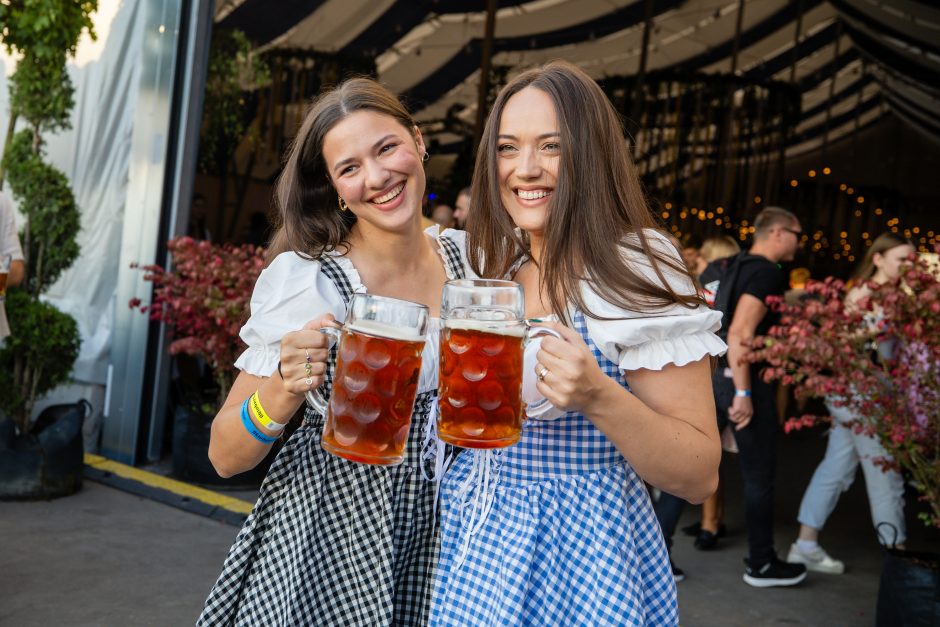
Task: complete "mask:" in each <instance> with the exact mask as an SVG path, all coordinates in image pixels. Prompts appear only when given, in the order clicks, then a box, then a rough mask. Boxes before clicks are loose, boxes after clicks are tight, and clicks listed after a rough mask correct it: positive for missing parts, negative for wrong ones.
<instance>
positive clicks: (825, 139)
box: [822, 20, 842, 161]
mask: <svg viewBox="0 0 940 627" xmlns="http://www.w3.org/2000/svg"><path fill="white" fill-rule="evenodd" d="M841 41H842V21H841V20H839V21H838V22H836V47H835V50H834V51H833V54H832V62H833V69H832V79H831V80H830V81H829V98H828V99H827V100H826V126H825V131H824V132H823V144H822V160H823V161H825V160H826V150H827V149H828V148H829V120H830V119H831V118H832V98H833V96H835V93H836V79H837V78H839V70H838V68H837V67H836V65H837V64H838V62H839V44H840V43H841Z"/></svg>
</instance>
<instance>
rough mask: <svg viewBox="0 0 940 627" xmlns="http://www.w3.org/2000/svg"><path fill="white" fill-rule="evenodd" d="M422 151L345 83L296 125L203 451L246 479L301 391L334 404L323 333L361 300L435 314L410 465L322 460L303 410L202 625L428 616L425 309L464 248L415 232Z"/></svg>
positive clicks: (400, 116)
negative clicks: (239, 347)
mask: <svg viewBox="0 0 940 627" xmlns="http://www.w3.org/2000/svg"><path fill="white" fill-rule="evenodd" d="M426 158H427V152H426V151H425V146H424V140H423V138H422V136H421V133H420V131H419V130H418V128H417V126H416V125H415V123H414V121H413V120H412V119H411V117H410V116H409V115H408V113H407V112H406V111H405V109H404V108H403V107H402V106H401V104H400V103H399V102H398V100H397V99H396V98H395V97H394V96H393V95H392V94H391V93H389V92H388V91H387V90H386V89H385V88H384V87H382V86H381V85H379V84H378V83H375V82H374V81H371V80H368V79H352V80H349V81H346V82H345V83H343V84H341V85H340V86H338V87H337V88H336V89H334V90H332V91H330V92H328V93H326V94H324V95H322V96H321V97H320V98H319V99H318V100H317V101H316V102H315V103H314V104H313V106H312V108H311V109H310V110H309V111H308V113H307V114H306V117H305V119H304V122H303V124H302V126H301V127H300V130H299V132H298V134H297V137H296V138H295V140H294V142H293V145H292V147H291V149H290V153H289V156H288V160H287V163H286V166H285V169H284V171H283V173H282V175H281V177H280V179H279V180H278V183H277V191H276V201H277V205H278V209H279V212H280V219H281V225H280V228H279V231H278V233H277V235H276V236H275V241H274V243H273V244H272V255H271V256H272V257H273V261H272V262H271V264H270V266H269V267H268V268H266V269H265V270H264V272H263V273H262V274H261V276H260V277H259V279H258V282H257V285H256V286H255V291H254V294H253V295H252V299H251V318H250V319H249V321H248V322H247V324H246V325H245V326H244V328H243V329H242V332H241V337H242V339H243V340H244V341H245V342H246V344H247V345H248V349H247V350H246V351H245V352H244V353H243V354H242V356H241V357H240V358H239V359H238V361H237V362H236V364H235V365H236V367H238V368H239V369H240V370H241V373H240V374H239V376H238V378H237V379H236V381H235V384H234V385H233V387H232V391H231V393H230V394H229V397H228V399H227V400H226V402H225V405H224V406H223V407H222V408H221V409H220V410H219V413H218V415H217V416H216V418H215V421H214V422H213V425H212V438H211V442H210V450H209V456H210V459H211V461H212V463H213V465H214V466H215V468H216V469H217V471H218V472H219V474H221V475H223V476H230V475H233V474H236V473H239V472H244V471H245V470H248V469H249V468H252V467H253V466H255V465H256V464H257V463H258V462H260V460H261V459H262V458H264V456H265V455H266V454H267V452H268V450H269V449H270V446H271V443H272V442H273V441H274V440H275V439H277V437H278V436H279V435H280V433H281V431H282V429H283V424H284V423H286V422H287V421H288V420H289V419H290V417H291V416H292V415H293V414H294V413H295V412H296V411H297V409H298V408H299V407H300V406H301V404H302V403H303V402H304V395H305V394H306V393H307V392H308V391H310V390H314V389H316V388H317V387H320V388H321V391H323V392H324V394H325V396H328V395H329V389H330V386H331V379H332V372H333V368H334V366H335V361H336V351H335V349H332V350H331V349H329V348H328V340H327V337H326V336H325V335H324V334H322V333H321V332H320V331H319V329H320V328H322V327H324V326H333V325H335V324H336V320H343V319H344V318H345V313H346V308H347V303H348V302H349V300H350V299H351V297H352V295H353V294H354V293H357V292H368V293H370V294H376V295H381V296H389V297H393V298H398V299H403V300H409V301H414V302H418V303H422V304H424V305H426V306H427V307H428V308H429V309H430V313H431V316H432V319H431V323H430V325H429V329H428V336H427V342H426V345H425V347H424V351H423V354H422V367H421V374H420V380H419V383H418V396H417V400H416V402H415V409H414V414H413V416H412V426H411V431H410V434H409V436H408V442H407V445H406V451H405V461H404V463H402V464H401V465H399V466H393V467H385V466H370V465H365V464H358V463H355V462H352V461H347V460H345V459H341V458H339V457H336V456H333V455H331V454H329V453H327V452H326V451H324V450H323V449H322V448H321V446H320V434H321V431H322V427H323V420H324V418H323V416H322V415H320V414H318V413H316V412H314V411H313V410H312V409H310V408H308V409H307V410H306V414H305V417H304V421H303V424H302V426H300V427H299V428H298V429H297V431H296V432H295V433H294V434H293V435H292V436H291V438H290V439H289V440H288V441H287V442H286V443H285V445H284V447H283V449H282V450H281V452H280V453H279V455H278V456H277V458H276V460H275V461H274V463H273V465H272V466H271V469H270V471H269V473H268V476H267V478H266V479H265V481H264V484H263V485H262V487H261V492H260V495H259V498H258V502H257V504H256V505H255V508H254V510H253V511H252V513H251V515H250V516H249V517H248V520H246V522H245V524H244V526H243V528H242V530H241V532H240V533H239V534H238V537H237V538H236V540H235V544H234V545H233V547H232V549H231V551H230V553H229V556H228V558H227V560H226V562H225V565H224V569H223V572H222V574H221V576H220V577H219V579H218V581H217V583H216V585H215V587H214V588H213V589H212V591H211V593H210V595H209V598H208V599H207V601H206V606H205V609H204V610H203V613H202V615H201V616H200V618H199V621H198V624H199V625H340V624H343V625H370V626H371V625H393V624H394V625H422V624H425V623H426V622H427V614H428V608H429V605H430V590H431V584H432V578H433V575H434V571H435V568H436V565H437V560H438V550H439V549H438V521H437V517H436V511H435V505H434V500H435V484H434V482H433V479H434V475H435V474H437V473H440V472H441V470H442V468H441V463H440V459H441V457H442V456H441V451H440V449H439V448H438V449H437V468H435V467H434V466H435V456H434V455H429V454H428V453H429V451H431V450H434V448H435V446H438V445H436V443H434V442H430V441H428V436H425V434H426V433H432V432H433V429H427V427H428V422H429V421H430V420H433V415H434V413H433V409H434V407H435V404H436V402H437V370H438V367H437V353H438V351H437V328H438V326H437V324H438V323H437V319H436V316H438V311H439V308H440V295H441V289H442V286H443V284H444V282H445V281H446V280H448V279H454V278H462V277H463V276H464V272H465V270H464V257H465V255H464V239H463V237H464V234H463V233H462V232H459V231H451V230H447V231H444V232H439V230H438V228H437V227H432V228H430V229H428V230H427V231H423V230H422V228H421V202H422V199H423V197H424V191H425V175H424V170H423V166H422V160H424V159H426ZM278 252H280V254H277V255H276V256H274V254H275V253H278ZM416 277H420V280H416ZM246 403H247V405H246ZM246 406H247V407H250V411H248V412H247V418H248V420H247V421H246V419H245V418H246V412H245V411H244V410H243V407H246ZM258 407H260V408H261V409H260V410H259V409H258Z"/></svg>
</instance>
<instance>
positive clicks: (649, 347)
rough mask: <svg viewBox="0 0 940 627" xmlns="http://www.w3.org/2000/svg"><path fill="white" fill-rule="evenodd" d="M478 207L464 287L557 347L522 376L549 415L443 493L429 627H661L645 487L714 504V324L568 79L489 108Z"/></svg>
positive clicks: (480, 458) (661, 575) (655, 549)
mask: <svg viewBox="0 0 940 627" xmlns="http://www.w3.org/2000/svg"><path fill="white" fill-rule="evenodd" d="M472 190H473V191H472V197H473V199H474V208H473V212H472V213H471V214H470V218H469V220H468V223H467V233H468V236H467V237H468V240H467V251H468V255H469V258H470V263H471V267H472V268H473V269H474V270H476V271H477V272H478V274H480V276H486V277H503V276H506V275H510V276H513V277H514V279H515V280H516V281H518V282H519V283H521V284H522V285H523V286H524V288H525V296H526V315H527V316H528V317H530V318H539V319H541V320H543V321H545V320H551V319H555V320H557V321H558V322H543V323H542V324H546V326H549V327H551V328H554V329H556V330H557V331H558V332H559V333H560V334H561V335H562V337H563V339H557V338H552V337H548V338H544V339H542V340H541V349H540V350H538V351H537V353H536V354H535V355H534V358H535V359H531V357H532V356H530V360H529V361H528V362H527V364H526V369H527V370H528V371H529V372H530V373H531V374H532V375H533V376H534V378H535V380H536V383H535V386H534V388H535V391H536V392H537V396H542V397H545V398H547V399H548V400H549V401H551V404H552V405H553V406H554V407H555V408H557V409H556V411H554V412H551V413H549V414H546V415H544V416H540V419H539V420H532V419H530V420H529V421H528V422H527V423H526V424H525V426H524V428H523V433H522V438H521V439H520V441H519V443H518V444H516V445H514V446H511V447H508V448H505V449H501V450H500V451H498V452H493V451H474V452H472V453H469V452H465V453H464V454H462V455H461V456H460V457H458V458H457V460H456V461H455V463H454V466H453V467H452V468H451V469H450V471H448V474H447V475H446V476H445V478H444V483H443V485H442V491H441V564H440V566H439V568H438V580H437V581H436V583H435V587H434V600H433V604H432V608H431V619H430V624H432V625H474V626H487V625H523V624H524V625H627V624H629V625H674V624H676V623H677V621H678V610H677V606H676V591H675V583H674V581H673V576H672V572H671V570H670V567H669V559H668V556H667V553H666V549H665V546H664V544H663V539H662V534H661V532H660V530H659V525H658V523H657V521H656V518H655V516H654V514H653V508H652V505H651V503H650V498H649V495H648V493H647V490H646V486H645V485H644V482H649V483H650V484H652V485H654V486H656V487H658V488H661V489H662V490H664V491H667V492H669V493H672V494H676V495H678V496H680V497H682V498H684V499H687V500H689V501H692V502H701V501H702V500H704V499H705V498H706V497H708V496H709V495H710V494H711V493H712V492H713V491H714V490H715V486H716V484H717V481H718V463H719V459H720V456H721V446H720V443H719V437H718V431H717V427H716V424H717V423H716V419H715V405H714V400H713V397H712V389H711V383H710V374H711V373H710V357H711V356H715V355H718V354H721V353H723V352H724V351H725V349H726V347H725V345H724V343H723V342H722V341H721V340H719V339H718V337H717V336H716V335H715V333H714V332H715V331H716V330H717V329H718V327H719V324H720V317H721V316H720V314H718V313H717V312H714V311H712V310H710V309H709V308H708V307H707V306H706V305H705V303H704V302H703V301H701V300H700V298H699V297H698V296H697V294H696V290H695V286H694V284H693V281H692V278H691V276H689V274H688V271H687V270H686V269H685V266H684V264H683V263H682V259H681V257H680V256H679V253H678V251H677V250H676V248H675V246H674V245H673V244H672V243H671V242H670V240H668V239H667V238H666V237H665V236H664V235H662V234H661V233H659V232H658V231H656V230H655V229H654V228H653V227H654V222H653V219H652V217H651V215H650V211H649V208H648V206H647V204H646V201H645V199H644V197H643V194H642V190H641V187H640V184H639V181H638V179H637V176H636V171H635V169H634V166H633V164H632V162H631V161H630V157H629V151H628V148H627V144H626V141H624V133H623V128H622V126H621V124H620V121H619V118H618V115H617V113H616V112H615V111H614V110H613V108H612V107H611V105H610V103H609V101H608V100H607V98H606V97H605V96H604V94H603V92H602V91H601V90H600V88H599V87H598V86H597V84H596V83H595V82H594V81H593V80H592V79H591V78H590V77H589V76H587V75H586V74H585V73H584V72H582V71H581V70H579V69H577V68H576V67H575V66H573V65H570V64H568V63H562V62H555V63H551V64H548V65H546V66H544V67H540V68H536V69H533V70H530V71H528V72H525V73H523V74H521V75H519V76H517V77H516V78H515V79H513V80H512V81H511V82H510V83H509V84H508V85H507V86H506V87H504V88H503V90H502V91H501V92H500V94H499V95H498V96H497V98H496V101H495V103H494V106H493V109H492V112H491V114H490V118H489V121H488V122H487V125H486V128H485V130H484V133H483V138H482V141H481V144H480V148H479V153H478V157H477V164H476V171H475V173H474V181H473V187H472ZM525 387H528V388H529V390H528V392H529V396H530V398H529V399H527V400H530V401H531V400H535V399H533V398H531V395H532V387H533V386H531V385H530V386H524V388H525Z"/></svg>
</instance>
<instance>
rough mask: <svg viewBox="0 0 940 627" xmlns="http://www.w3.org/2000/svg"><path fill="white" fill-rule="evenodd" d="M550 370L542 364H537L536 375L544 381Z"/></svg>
mask: <svg viewBox="0 0 940 627" xmlns="http://www.w3.org/2000/svg"><path fill="white" fill-rule="evenodd" d="M549 372H551V371H550V370H549V369H548V368H546V367H545V366H543V365H542V364H537V365H536V366H535V376H536V377H538V380H539V381H544V380H545V377H547V376H548V373H549Z"/></svg>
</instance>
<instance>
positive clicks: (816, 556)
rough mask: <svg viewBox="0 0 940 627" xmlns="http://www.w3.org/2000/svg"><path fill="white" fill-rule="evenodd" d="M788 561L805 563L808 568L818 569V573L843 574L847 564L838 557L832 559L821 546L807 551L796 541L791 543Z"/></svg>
mask: <svg viewBox="0 0 940 627" xmlns="http://www.w3.org/2000/svg"><path fill="white" fill-rule="evenodd" d="M787 561H788V562H790V563H791V564H805V565H806V569H807V570H812V571H816V572H817V573H828V574H830V575H841V574H842V573H844V572H845V564H843V563H842V562H841V561H839V560H837V559H832V558H831V557H830V556H829V554H828V553H826V552H825V551H824V550H823V548H822V547H821V546H817V547H816V548H815V549H813V550H812V551H810V552H808V553H807V552H805V551H802V550H800V547H799V546H798V545H797V543H796V542H794V543H793V544H791V545H790V553H789V554H788V555H787Z"/></svg>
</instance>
